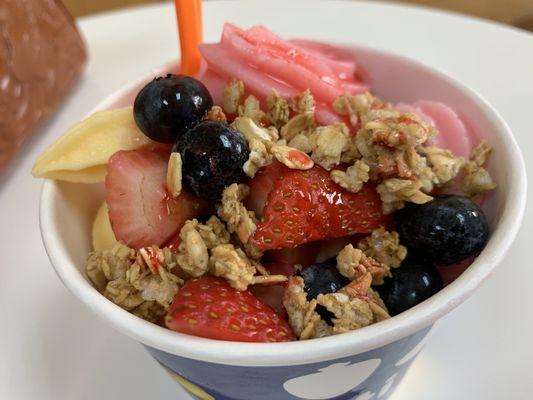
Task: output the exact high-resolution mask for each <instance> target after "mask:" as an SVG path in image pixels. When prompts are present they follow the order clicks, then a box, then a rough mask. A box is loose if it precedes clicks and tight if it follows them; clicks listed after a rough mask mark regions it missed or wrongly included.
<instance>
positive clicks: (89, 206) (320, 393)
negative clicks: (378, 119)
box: [40, 48, 526, 400]
mask: <svg viewBox="0 0 533 400" xmlns="http://www.w3.org/2000/svg"><path fill="white" fill-rule="evenodd" d="M350 51H353V53H354V56H355V58H356V60H357V62H358V65H360V66H361V67H362V68H363V69H364V70H365V71H366V72H367V73H368V74H369V75H370V77H371V78H372V81H373V92H375V93H376V94H377V95H379V96H381V97H383V98H384V99H385V100H388V101H404V102H412V101H416V100H418V99H429V100H437V101H442V102H444V103H447V104H449V105H451V106H452V107H453V108H454V109H455V110H457V111H458V113H459V114H460V116H461V118H462V119H463V120H464V121H465V122H466V124H467V125H468V126H469V127H471V128H473V129H474V130H475V132H477V133H478V134H479V135H480V136H481V137H483V138H485V139H486V140H487V141H488V142H489V143H490V144H492V145H493V147H494V154H493V156H492V160H491V164H490V168H489V169H490V172H491V174H492V176H493V178H494V179H495V181H496V182H497V184H498V189H497V190H496V191H495V192H494V193H492V194H491V196H490V198H489V200H488V201H487V202H486V203H485V205H484V208H485V211H486V213H487V217H488V220H489V223H490V227H491V232H492V233H491V238H490V240H489V242H488V244H487V246H486V248H485V249H484V250H483V252H482V253H481V254H480V255H479V256H478V257H477V259H476V260H475V261H474V263H473V264H472V265H471V266H470V267H469V268H468V269H467V270H466V271H465V272H464V273H463V274H462V275H461V276H460V277H459V278H458V279H457V280H456V281H454V282H453V283H452V284H450V285H449V286H447V287H446V288H445V289H443V290H442V291H440V292H439V293H438V294H436V295H435V296H433V297H431V298H430V299H428V300H427V301H425V302H423V303H421V304H419V305H417V306H416V307H414V308H412V309H410V310H408V311H406V312H404V313H402V314H400V315H398V316H396V317H394V318H392V319H390V320H387V321H383V322H380V323H378V324H375V325H372V326H369V327H366V328H363V329H360V330H357V331H353V332H349V333H345V334H342V335H338V336H332V337H328V338H323V339H317V340H310V341H302V342H290V343H272V344H256V343H237V342H224V341H217V340H210V339H204V338H201V337H194V336H189V335H185V334H180V333H176V332H172V331H170V330H167V329H164V328H161V327H159V326H156V325H154V324H151V323H149V322H146V321H144V320H142V319H139V318H137V317H135V316H134V315H132V314H130V313H128V312H126V311H124V310H122V309H121V308H120V307H118V306H116V305H115V304H113V303H112V302H110V301H109V300H107V299H106V298H105V297H103V296H102V295H101V294H100V293H98V292H97V291H96V290H95V289H94V288H93V287H92V286H91V284H90V283H89V281H88V280H87V278H86V276H85V272H84V270H85V262H86V259H87V253H88V252H89V251H90V250H91V234H90V232H91V224H92V220H93V217H94V215H95V212H96V210H97V207H98V206H99V204H100V203H101V201H102V199H103V190H102V185H82V184H71V183H64V182H55V181H46V182H45V184H44V187H43V191H42V195H41V203H40V224H41V233H42V237H43V242H44V245H45V247H46V251H47V253H48V256H49V258H50V260H51V262H52V265H53V266H54V268H55V270H56V272H57V274H58V275H59V277H60V278H61V280H62V281H63V283H64V284H65V286H67V287H68V288H69V289H70V291H71V292H72V293H73V294H74V295H75V296H76V297H77V298H78V299H80V300H81V301H82V302H83V303H85V304H86V305H87V306H88V307H89V308H90V309H91V310H93V311H94V312H95V313H96V314H97V315H98V316H99V317H100V318H102V319H103V320H104V321H106V322H107V323H109V324H111V325H112V326H114V327H115V328H116V329H117V330H118V331H120V332H122V333H124V334H126V335H128V336H130V337H132V338H134V339H136V340H138V341H139V342H140V343H142V344H144V345H145V346H147V348H148V350H149V351H150V352H151V353H152V355H154V357H155V358H156V359H157V360H158V361H159V362H160V363H162V364H163V365H164V366H165V367H166V368H167V369H168V370H170V371H172V372H173V373H175V374H178V375H179V376H181V377H184V378H186V379H187V380H188V381H190V382H193V383H194V384H196V385H197V386H198V387H197V388H196V389H197V390H199V391H198V392H196V394H197V395H200V394H201V393H203V394H201V396H203V398H210V397H209V396H214V397H215V398H216V399H243V400H244V399H245V400H250V399H254V400H255V399H269V400H270V399H275V400H283V399H326V398H332V399H348V398H353V397H354V396H356V395H358V394H360V393H363V392H364V393H365V395H364V396H366V397H364V398H367V399H368V398H370V397H369V396H370V395H371V394H375V395H376V396H377V395H379V394H381V396H379V397H380V398H384V397H386V396H388V394H390V393H391V392H392V390H393V388H394V387H395V386H396V384H397V383H398V382H399V380H400V379H401V377H402V376H403V374H404V373H405V371H406V369H407V367H408V366H409V364H410V362H411V361H412V359H413V358H414V356H415V355H416V354H417V352H418V351H419V350H420V349H421V347H422V343H423V341H422V339H423V338H424V337H425V336H426V333H427V332H428V330H429V328H430V327H431V326H432V324H433V323H434V322H435V321H436V320H438V319H439V318H440V317H442V316H443V315H444V314H446V313H448V312H449V311H451V310H452V309H453V308H455V307H456V306H457V305H459V304H460V303H462V302H463V301H465V300H466V299H467V298H468V297H469V296H470V295H471V294H472V293H473V292H474V290H475V289H477V288H478V287H479V285H480V284H481V283H482V282H483V281H484V280H485V279H486V278H487V277H488V276H489V275H490V273H491V272H492V271H493V269H494V268H495V267H496V266H497V265H498V263H499V262H500V261H501V260H502V259H503V257H504V255H505V253H506V252H507V250H508V249H509V246H510V245H511V243H512V241H513V239H514V238H515V235H516V233H517V231H518V228H519V226H520V222H521V219H522V215H523V211H524V206H525V200H526V176H525V168H524V164H523V160H522V156H521V154H520V150H519V148H518V146H517V144H516V142H515V140H514V138H513V135H512V133H511V131H510V130H509V127H508V126H507V124H506V123H505V122H504V121H503V119H502V118H501V116H500V115H499V114H498V113H497V112H496V111H495V110H494V109H493V108H492V107H491V106H490V105H489V104H487V102H486V101H485V100H483V99H482V98H481V96H479V94H477V93H475V92H474V91H473V90H471V89H469V88H467V87H465V86H464V85H463V84H461V83H459V82H457V81H456V80H454V79H452V78H450V77H448V76H446V75H444V74H442V73H440V72H438V71H435V70H433V69H431V68H429V67H427V66H424V65H422V64H420V63H418V62H415V61H412V60H409V59H405V58H401V57H398V56H394V55H391V54H387V53H383V52H379V51H374V50H370V49H365V48H353V49H351V50H350ZM171 68H172V66H170V65H168V66H166V67H164V68H163V69H161V70H160V71H163V70H164V71H165V72H166V71H168V70H170V69H171ZM151 77H153V74H149V75H148V76H146V77H144V78H143V79H141V80H139V81H138V82H135V83H134V84H132V85H131V86H130V87H128V88H125V89H124V90H121V91H119V92H117V93H116V94H114V95H113V96H111V97H110V98H108V99H107V100H105V101H104V102H103V103H101V104H100V105H99V106H97V109H102V108H108V107H109V106H111V105H117V104H120V103H122V104H124V102H125V103H128V102H130V104H131V101H132V99H133V97H132V94H134V93H136V91H137V90H138V88H139V87H140V86H142V84H143V83H144V82H146V81H147V80H149V79H151ZM178 379H180V378H178ZM181 383H182V384H183V383H186V381H183V380H182V381H181ZM199 387H201V388H202V389H200V388H199ZM189 388H190V387H189ZM196 389H195V390H196ZM202 391H203V392H202ZM206 396H207V397H206ZM362 398H363V397H362Z"/></svg>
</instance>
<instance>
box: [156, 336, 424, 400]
mask: <svg viewBox="0 0 533 400" xmlns="http://www.w3.org/2000/svg"><path fill="white" fill-rule="evenodd" d="M429 329H430V328H426V329H423V330H421V331H419V332H417V333H415V334H413V335H411V336H408V337H405V338H402V339H400V340H398V341H396V342H393V343H390V344H388V345H386V346H383V347H379V348H377V349H374V350H370V351H367V352H365V353H362V354H355V355H351V356H346V357H342V358H338V359H334V360H329V361H321V362H316V363H312V364H300V365H288V366H275V367H262V366H247V367H241V366H234V365H222V364H214V363H209V362H205V361H198V360H192V359H188V358H184V357H179V356H176V355H173V354H169V353H165V352H162V351H160V350H156V349H153V348H150V347H147V349H148V351H149V352H150V353H151V354H152V355H153V356H154V357H155V358H156V359H157V361H159V362H160V363H161V364H162V365H163V366H164V367H166V368H167V369H168V370H169V371H171V372H172V373H173V374H176V375H178V377H175V379H176V380H177V381H178V382H179V383H180V384H182V385H184V386H185V387H186V388H187V389H188V390H189V391H190V392H191V393H192V394H194V395H195V396H196V397H197V398H199V399H202V400H212V399H215V400H250V399H254V400H326V399H327V400H383V399H386V398H387V397H388V396H389V395H390V394H391V393H392V391H393V389H394V387H395V386H396V385H397V384H398V383H399V382H400V380H401V378H402V377H403V375H404V374H405V373H406V372H407V369H408V367H409V365H410V364H411V362H412V360H413V359H414V358H415V357H416V355H417V354H418V353H419V352H420V350H421V349H422V347H423V345H424V342H425V340H426V336H427V333H428V331H429ZM206 382H207V383H206ZM184 383H185V384H184ZM191 388H192V389H191Z"/></svg>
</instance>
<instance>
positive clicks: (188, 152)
mask: <svg viewBox="0 0 533 400" xmlns="http://www.w3.org/2000/svg"><path fill="white" fill-rule="evenodd" d="M173 151H177V152H179V153H180V155H181V160H182V181H183V185H184V187H185V189H187V190H188V191H189V192H191V193H193V194H194V195H196V196H198V197H201V198H203V199H206V200H218V199H220V197H221V196H222V192H223V190H224V188H226V187H227V186H229V185H231V184H232V183H241V182H244V181H245V180H246V175H245V173H244V171H243V169H242V167H243V165H244V163H245V162H246V161H247V160H248V156H249V154H250V152H249V151H248V144H247V143H246V140H245V139H244V138H243V137H242V135H241V134H240V133H239V132H237V131H236V130H234V129H232V128H231V127H230V126H229V125H227V124H225V123H222V122H216V121H203V122H200V123H199V124H198V125H196V126H195V127H194V128H192V129H190V130H188V131H187V132H186V133H185V134H184V135H182V136H181V137H180V138H179V139H178V141H177V142H176V143H175V144H174V148H173Z"/></svg>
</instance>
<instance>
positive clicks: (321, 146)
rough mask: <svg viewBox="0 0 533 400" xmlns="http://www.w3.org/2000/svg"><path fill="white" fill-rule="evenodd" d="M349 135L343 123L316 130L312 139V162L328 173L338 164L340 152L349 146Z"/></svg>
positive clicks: (320, 127)
mask: <svg viewBox="0 0 533 400" xmlns="http://www.w3.org/2000/svg"><path fill="white" fill-rule="evenodd" d="M349 134H350V133H349V131H348V128H347V127H346V125H345V124H344V123H337V124H334V125H328V126H319V127H318V128H316V130H315V132H314V134H313V138H312V144H313V153H312V154H311V158H312V159H313V161H314V162H315V163H317V164H318V165H320V166H321V167H322V168H324V169H325V170H327V171H330V170H331V169H332V168H333V167H334V166H335V165H338V164H339V163H340V161H341V155H342V152H343V151H344V150H345V149H346V148H347V146H349V143H350V141H349Z"/></svg>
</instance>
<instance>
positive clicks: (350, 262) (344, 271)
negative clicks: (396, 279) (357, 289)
mask: <svg viewBox="0 0 533 400" xmlns="http://www.w3.org/2000/svg"><path fill="white" fill-rule="evenodd" d="M337 270H338V271H339V272H340V274H341V275H343V276H345V277H346V278H348V279H350V280H352V281H353V280H357V279H359V278H361V277H362V276H365V275H366V274H367V273H370V275H371V277H372V284H374V285H380V284H382V283H383V279H384V278H385V277H389V276H391V273H390V268H389V266H388V265H385V264H384V263H381V262H379V261H377V260H376V259H374V258H372V257H370V256H368V255H367V254H365V253H364V252H363V251H362V250H360V249H356V248H354V247H353V245H351V244H349V245H346V246H345V247H344V248H343V249H342V250H341V251H340V252H339V254H338V255H337Z"/></svg>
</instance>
